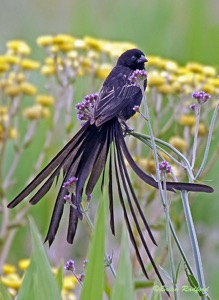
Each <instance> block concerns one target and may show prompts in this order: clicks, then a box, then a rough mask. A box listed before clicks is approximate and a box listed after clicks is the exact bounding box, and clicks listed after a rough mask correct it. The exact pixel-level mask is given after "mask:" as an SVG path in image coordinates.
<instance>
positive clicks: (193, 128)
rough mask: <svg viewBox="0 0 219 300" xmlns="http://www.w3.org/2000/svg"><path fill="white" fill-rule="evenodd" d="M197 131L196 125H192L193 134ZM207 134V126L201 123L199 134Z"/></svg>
mask: <svg viewBox="0 0 219 300" xmlns="http://www.w3.org/2000/svg"><path fill="white" fill-rule="evenodd" d="M194 132H195V126H194V127H192V134H194ZM206 134H207V128H206V126H205V124H204V123H200V124H199V126H198V135H199V136H205V135H206Z"/></svg>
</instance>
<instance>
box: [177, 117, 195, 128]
mask: <svg viewBox="0 0 219 300" xmlns="http://www.w3.org/2000/svg"><path fill="white" fill-rule="evenodd" d="M179 123H180V124H181V125H184V126H190V127H192V126H194V125H195V123H196V117H195V116H192V115H183V116H182V117H181V118H179Z"/></svg>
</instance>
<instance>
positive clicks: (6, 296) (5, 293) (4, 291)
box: [0, 278, 12, 300]
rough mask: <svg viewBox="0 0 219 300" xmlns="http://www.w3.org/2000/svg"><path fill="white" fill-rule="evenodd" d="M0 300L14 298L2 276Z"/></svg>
mask: <svg viewBox="0 0 219 300" xmlns="http://www.w3.org/2000/svg"><path fill="white" fill-rule="evenodd" d="M0 300H12V297H11V296H10V294H9V293H8V291H7V289H6V287H5V286H4V285H3V283H2V281H1V278H0Z"/></svg>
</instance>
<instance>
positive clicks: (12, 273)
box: [0, 259, 77, 300]
mask: <svg viewBox="0 0 219 300" xmlns="http://www.w3.org/2000/svg"><path fill="white" fill-rule="evenodd" d="M29 265H30V260H29V259H21V260H19V261H18V268H17V267H16V266H14V265H12V264H5V265H4V266H3V270H2V275H1V276H0V280H1V282H2V284H3V285H4V286H5V287H6V288H7V289H8V292H9V293H10V294H11V295H12V296H13V297H16V295H17V293H18V291H19V288H20V287H21V285H22V281H23V275H22V276H21V275H19V274H20V273H21V272H22V271H23V272H24V271H25V270H27V269H28V267H29ZM52 272H53V274H54V275H56V273H57V269H56V268H53V269H52ZM76 285H77V279H76V278H75V277H74V276H73V275H65V276H64V278H63V286H62V299H68V300H69V299H72V300H74V299H75V295H74V293H73V292H74V289H75V287H76Z"/></svg>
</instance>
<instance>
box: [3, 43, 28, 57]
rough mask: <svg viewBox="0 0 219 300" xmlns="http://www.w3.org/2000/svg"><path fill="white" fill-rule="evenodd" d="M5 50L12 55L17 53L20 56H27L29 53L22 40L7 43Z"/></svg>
mask: <svg viewBox="0 0 219 300" xmlns="http://www.w3.org/2000/svg"><path fill="white" fill-rule="evenodd" d="M6 46H7V48H8V49H9V50H11V51H12V52H14V53H19V54H22V55H29V54H30V52H31V49H30V47H29V46H28V45H27V43H26V42H24V41H22V40H13V41H9V42H7V44H6Z"/></svg>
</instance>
